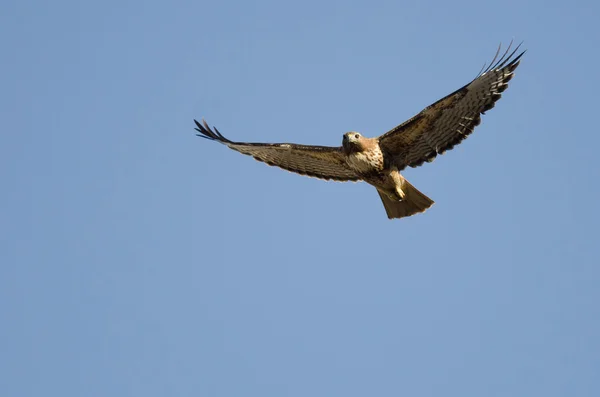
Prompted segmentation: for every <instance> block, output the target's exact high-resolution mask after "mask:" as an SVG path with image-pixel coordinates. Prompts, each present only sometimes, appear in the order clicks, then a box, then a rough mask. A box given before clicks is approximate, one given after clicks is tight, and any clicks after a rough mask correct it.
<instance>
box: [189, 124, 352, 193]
mask: <svg viewBox="0 0 600 397" xmlns="http://www.w3.org/2000/svg"><path fill="white" fill-rule="evenodd" d="M194 122H195V123H196V127H197V128H196V131H198V132H199V134H198V136H201V137H203V138H207V139H210V140H211V141H218V142H220V143H222V144H224V145H226V146H227V147H229V148H230V149H233V150H235V151H238V152H240V153H242V154H247V155H248V156H252V157H254V158H255V159H256V160H258V161H262V162H264V163H267V164H269V165H273V166H276V167H279V168H283V169H284V170H288V171H291V172H295V173H297V174H301V175H308V176H312V177H315V178H321V179H333V180H336V181H358V180H360V179H361V178H360V177H359V176H358V175H357V174H356V173H355V172H354V171H353V170H352V169H351V168H350V167H348V165H347V164H346V158H345V157H344V153H343V152H342V148H341V147H330V146H312V145H298V144H295V143H251V142H233V141H230V140H229V139H227V138H225V137H224V136H223V135H221V133H220V132H219V130H217V129H216V128H215V129H214V131H213V130H212V129H211V128H210V127H209V126H208V124H207V123H206V121H204V120H202V124H200V123H199V122H197V121H196V120H194Z"/></svg>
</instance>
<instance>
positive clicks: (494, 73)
mask: <svg viewBox="0 0 600 397" xmlns="http://www.w3.org/2000/svg"><path fill="white" fill-rule="evenodd" d="M510 47H511V46H510V45H509V46H508V49H507V50H506V52H505V53H504V55H503V56H502V57H500V59H498V61H497V62H496V59H497V58H498V55H499V53H500V48H498V52H497V53H496V56H495V57H494V59H493V60H492V62H491V63H490V66H489V67H488V68H487V69H485V70H484V71H483V73H481V74H480V75H479V76H478V77H477V78H476V79H475V80H473V81H471V82H470V83H469V84H467V85H465V86H464V87H462V88H460V89H458V90H457V91H455V92H453V93H452V94H450V95H448V96H446V97H444V98H442V99H440V100H439V101H437V102H436V103H434V104H433V105H431V106H428V107H427V108H425V109H424V110H423V111H422V112H421V113H419V114H417V115H416V116H414V117H413V118H411V119H409V120H407V121H406V122H404V123H402V124H400V125H399V126H397V127H395V128H394V129H392V130H391V131H389V132H387V133H385V134H384V135H381V136H380V137H379V145H380V147H381V148H382V149H383V150H384V151H386V152H387V153H388V154H389V155H390V156H391V157H392V158H393V161H394V163H395V164H396V166H397V167H398V169H400V170H402V169H403V168H405V167H406V166H410V167H418V166H420V165H421V164H423V162H425V161H427V162H431V161H433V159H434V158H435V157H436V156H437V155H438V154H442V153H444V152H445V151H446V150H450V149H452V148H453V147H454V145H456V144H458V143H460V142H461V141H462V140H463V139H465V138H466V137H467V136H468V135H469V134H470V133H471V132H473V130H474V129H475V127H476V126H478V125H479V123H480V122H481V117H480V114H484V113H485V112H486V111H488V110H490V109H491V108H493V107H494V105H495V102H496V101H497V100H498V99H500V96H501V92H503V91H504V90H506V88H507V87H508V84H507V83H508V82H509V81H510V79H511V78H512V77H513V72H514V70H515V69H516V68H517V66H519V59H520V58H521V57H522V56H523V54H524V53H525V51H523V52H522V53H520V54H519V55H517V56H514V55H515V54H516V52H517V50H518V49H519V47H520V45H519V46H517V48H515V50H514V51H513V52H512V53H510V55H508V53H509V50H510ZM507 55H508V56H507Z"/></svg>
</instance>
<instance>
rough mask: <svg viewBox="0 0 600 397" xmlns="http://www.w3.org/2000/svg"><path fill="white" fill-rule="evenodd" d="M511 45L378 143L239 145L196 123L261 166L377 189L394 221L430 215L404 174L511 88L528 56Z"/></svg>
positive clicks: (202, 132) (458, 137)
mask: <svg viewBox="0 0 600 397" xmlns="http://www.w3.org/2000/svg"><path fill="white" fill-rule="evenodd" d="M519 47H520V45H519V46H517V47H516V48H515V49H514V50H513V51H512V52H510V48H511V46H510V45H509V47H508V49H507V50H506V51H505V52H504V54H503V55H502V56H501V57H499V58H498V56H499V54H500V48H498V51H497V52H496V56H495V57H494V59H493V60H492V62H491V63H490V65H489V66H488V67H487V68H484V70H482V72H481V73H480V74H479V75H478V76H477V77H476V78H475V79H474V80H472V81H471V82H470V83H469V84H467V85H465V86H464V87H462V88H460V89H458V90H456V91H455V92H453V93H452V94H450V95H448V96H446V97H444V98H442V99H440V100H439V101H437V102H435V103H434V104H432V105H430V106H428V107H426V108H425V109H423V110H422V111H421V112H420V113H419V114H417V115H416V116H414V117H412V118H410V119H409V120H407V121H405V122H404V123H402V124H400V125H398V126H397V127H395V128H393V129H392V130H390V131H388V132H386V133H385V134H383V135H381V136H379V137H377V138H366V137H363V136H362V135H360V134H359V133H358V132H348V133H346V134H344V136H343V140H342V146H338V147H330V146H310V145H299V144H295V143H248V142H233V141H230V140H229V139H227V138H225V137H224V136H223V135H222V134H221V133H220V132H219V130H217V129H216V128H214V130H213V129H211V128H210V127H209V126H208V124H207V123H206V121H204V120H202V123H199V122H198V121H196V120H194V122H195V123H196V130H197V131H198V132H199V134H198V135H199V136H201V137H203V138H207V139H209V140H214V141H218V142H220V143H222V144H224V145H227V147H229V148H230V149H233V150H235V151H238V152H240V153H243V154H247V155H249V156H252V157H254V158H255V159H256V160H258V161H262V162H265V163H267V164H269V165H273V166H277V167H280V168H283V169H285V170H288V171H291V172H295V173H298V174H302V175H308V176H312V177H316V178H321V179H328V180H329V179H331V180H336V181H361V180H362V181H365V182H367V183H369V184H371V185H373V186H375V188H376V189H377V192H378V193H379V196H380V197H381V200H382V202H383V205H384V207H385V210H386V213H387V216H388V218H390V219H392V218H402V217H405V216H410V215H413V214H416V213H419V212H423V211H425V210H426V209H427V208H429V207H431V205H433V200H431V199H430V198H429V197H427V196H426V195H424V194H423V193H421V192H420V191H419V190H417V189H416V188H415V187H414V186H412V185H411V184H410V183H409V182H408V181H407V180H406V179H405V178H404V177H403V176H402V175H401V174H400V171H401V170H403V169H404V168H406V166H409V167H418V166H420V165H421V164H423V163H424V162H426V161H427V162H431V161H433V159H434V158H435V157H436V156H437V155H438V154H442V153H444V152H445V151H446V150H450V149H452V148H453V147H454V145H456V144H458V143H460V142H461V141H462V140H463V139H465V138H466V137H467V136H468V135H469V134H470V133H471V132H473V130H474V128H475V127H476V126H477V125H479V123H480V122H481V114H484V113H485V112H486V111H488V110H489V109H491V108H493V107H494V105H495V103H496V101H497V100H498V99H500V97H501V93H502V92H503V91H504V90H506V88H507V87H508V82H509V81H510V79H512V77H513V75H514V71H515V69H516V68H517V66H519V62H520V59H521V57H522V56H523V54H524V53H525V51H523V52H521V53H519V54H518V55H516V54H517V51H518V49H519Z"/></svg>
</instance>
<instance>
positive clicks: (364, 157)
mask: <svg viewBox="0 0 600 397" xmlns="http://www.w3.org/2000/svg"><path fill="white" fill-rule="evenodd" d="M346 161H347V162H348V165H349V166H350V167H351V168H352V169H354V170H356V171H358V172H359V173H373V172H381V171H382V170H383V154H382V153H381V150H380V149H379V148H377V149H376V150H369V151H365V152H355V153H352V154H350V155H349V156H348V157H347V160H346Z"/></svg>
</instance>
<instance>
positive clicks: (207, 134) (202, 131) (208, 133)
mask: <svg viewBox="0 0 600 397" xmlns="http://www.w3.org/2000/svg"><path fill="white" fill-rule="evenodd" d="M194 123H196V128H194V129H195V130H196V131H198V132H199V133H197V134H196V136H199V137H201V138H205V139H208V140H210V141H219V142H221V143H231V141H230V140H229V139H227V138H225V137H224V136H223V135H222V134H221V133H220V132H219V130H217V128H216V127H213V128H214V131H213V130H212V129H211V128H210V127H209V126H208V123H207V122H206V120H204V119H202V124H200V123H199V122H198V120H196V119H194Z"/></svg>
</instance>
